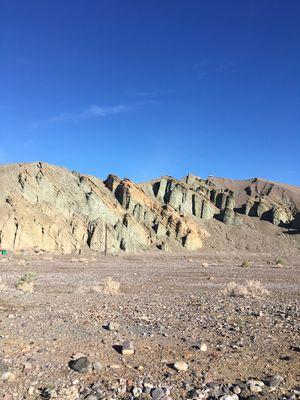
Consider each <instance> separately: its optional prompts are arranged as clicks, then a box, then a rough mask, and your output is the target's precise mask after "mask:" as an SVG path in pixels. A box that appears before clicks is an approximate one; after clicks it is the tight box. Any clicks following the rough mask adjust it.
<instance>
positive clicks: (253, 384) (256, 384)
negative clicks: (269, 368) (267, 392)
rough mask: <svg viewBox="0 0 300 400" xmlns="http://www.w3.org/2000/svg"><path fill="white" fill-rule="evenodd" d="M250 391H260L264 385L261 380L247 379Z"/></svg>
mask: <svg viewBox="0 0 300 400" xmlns="http://www.w3.org/2000/svg"><path fill="white" fill-rule="evenodd" d="M248 385H249V389H250V392H252V393H260V392H262V390H263V389H262V388H263V386H264V385H265V384H264V383H263V382H262V381H249V382H248Z"/></svg>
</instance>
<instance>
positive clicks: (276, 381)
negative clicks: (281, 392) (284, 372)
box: [268, 375, 284, 388]
mask: <svg viewBox="0 0 300 400" xmlns="http://www.w3.org/2000/svg"><path fill="white" fill-rule="evenodd" d="M283 382H284V378H283V377H282V376H281V375H273V376H272V377H271V378H270V380H269V382H268V383H269V386H271V387H275V388H277V387H278V386H279V385H280V384H281V383H283Z"/></svg>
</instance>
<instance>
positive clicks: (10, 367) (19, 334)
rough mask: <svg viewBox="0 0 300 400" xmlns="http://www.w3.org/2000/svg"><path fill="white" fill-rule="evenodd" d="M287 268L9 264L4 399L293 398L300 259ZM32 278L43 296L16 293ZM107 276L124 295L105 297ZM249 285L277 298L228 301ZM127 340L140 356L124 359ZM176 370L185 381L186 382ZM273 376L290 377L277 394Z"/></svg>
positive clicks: (256, 258) (173, 259)
mask: <svg viewBox="0 0 300 400" xmlns="http://www.w3.org/2000/svg"><path fill="white" fill-rule="evenodd" d="M242 261H249V264H250V265H249V266H247V267H241V263H242ZM276 262H277V264H276ZM281 263H283V265H281ZM281 263H279V260H277V261H276V257H274V256H270V255H266V254H263V255H252V256H249V255H247V254H244V255H243V254H238V253H232V254H222V253H219V254H213V253H211V254H209V253H197V254H191V255H181V254H177V255H176V254H173V255H163V254H148V255H145V254H142V255H122V256H118V257H117V256H115V257H113V256H107V257H104V256H102V257H100V256H99V257H98V258H92V257H89V256H88V257H86V258H83V257H81V258H79V257H78V256H77V258H71V257H59V256H55V257H53V258H51V257H50V256H49V257H48V256H47V257H46V256H44V257H43V256H39V255H36V256H28V257H24V256H23V257H21V256H20V257H7V258H4V257H3V258H2V259H1V263H0V268H1V277H2V286H1V284H0V397H1V396H2V398H3V399H6V400H10V399H40V398H57V399H70V400H72V399H74V400H75V399H84V398H86V399H89V400H93V399H94V400H95V399H122V398H129V399H130V398H131V399H133V398H154V399H155V398H157V400H159V399H164V400H166V399H186V398H195V399H206V398H209V399H219V398H222V399H225V400H227V399H228V400H229V399H236V398H239V399H244V398H246V399H252V400H254V399H296V398H298V397H299V393H300V392H299V377H300V337H299V330H300V323H299V288H300V274H299V270H300V256H299V258H297V257H292V258H290V259H288V260H284V261H281ZM29 271H32V272H35V273H36V274H37V277H36V279H35V285H34V292H33V293H28V294H23V292H22V291H21V290H18V289H17V288H15V283H16V281H17V278H18V277H20V276H21V275H22V274H24V273H26V272H29ZM109 276H111V277H112V279H113V280H115V281H118V282H119V283H120V289H119V292H118V293H117V294H105V293H104V290H103V282H104V281H105V279H107V277H109ZM251 280H255V281H260V282H261V283H262V284H263V286H264V287H265V288H266V289H267V290H268V291H269V294H262V295H261V296H260V293H258V295H256V296H255V297H249V296H246V297H234V296H231V295H230V293H226V292H225V289H226V287H227V285H228V283H230V282H236V283H237V284H239V285H246V284H247V282H249V281H251ZM3 282H5V284H6V287H4V286H5V285H3ZM109 322H114V323H116V324H118V326H117V327H116V330H115V331H110V330H109V329H108V328H107V325H108V323H109ZM126 341H133V344H134V349H135V352H134V355H131V356H130V355H127V356H125V355H122V351H121V350H122V345H123V343H124V342H126ZM203 344H205V345H206V346H205V345H204V346H203ZM202 350H206V351H202ZM80 356H85V357H87V359H88V363H89V366H88V368H87V371H85V372H81V373H79V372H76V371H74V370H73V369H71V368H69V367H68V365H69V362H70V360H72V358H74V359H78V358H79V357H80ZM177 361H184V363H186V366H187V370H186V371H182V372H178V371H177V370H176V369H175V368H174V363H176V362H177ZM95 363H96V364H95ZM274 375H279V376H280V377H281V378H282V382H281V383H280V385H276V387H273V386H272V385H271V384H270V383H268V379H269V378H270V377H272V376H274ZM251 379H255V380H258V381H261V384H262V385H264V386H261V387H262V390H258V391H255V390H254V388H253V385H252V386H251V381H250V380H251ZM146 381H147V383H148V386H149V389H147V387H148V386H147V385H146ZM152 385H153V387H154V388H163V391H164V393H163V394H162V395H161V397H159V396H160V395H159V394H157V393H156V392H154V389H151V386H152ZM236 386H239V389H240V390H241V392H239V393H237V394H234V393H236V392H238V390H239V389H237V390H235V389H234V388H235V387H236ZM250 386H251V388H252V389H253V390H250ZM92 388H93V389H92ZM142 390H143V392H144V393H143V394H140V391H142ZM147 390H148V391H147ZM234 390H235V391H234ZM149 391H150V394H149ZM156 395H157V396H156ZM47 396H48V397H47ZM89 396H90V397H89ZM91 396H94V397H91ZM147 396H148V397H147ZM155 396H156V397H155ZM222 396H223V397H222ZM224 396H225V397H224ZM226 396H227V398H226ZM230 396H231V397H230Z"/></svg>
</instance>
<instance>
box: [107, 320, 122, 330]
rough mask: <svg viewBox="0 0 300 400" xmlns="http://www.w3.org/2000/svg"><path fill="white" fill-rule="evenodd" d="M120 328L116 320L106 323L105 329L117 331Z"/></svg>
mask: <svg viewBox="0 0 300 400" xmlns="http://www.w3.org/2000/svg"><path fill="white" fill-rule="evenodd" d="M119 328H120V325H119V324H118V323H117V322H109V324H108V325H107V329H108V330H109V331H111V332H117V331H118V330H119Z"/></svg>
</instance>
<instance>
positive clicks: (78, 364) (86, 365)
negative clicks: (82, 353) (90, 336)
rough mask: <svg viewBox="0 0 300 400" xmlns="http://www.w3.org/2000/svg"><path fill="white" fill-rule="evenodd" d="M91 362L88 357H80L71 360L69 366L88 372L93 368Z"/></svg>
mask: <svg viewBox="0 0 300 400" xmlns="http://www.w3.org/2000/svg"><path fill="white" fill-rule="evenodd" d="M91 366H92V365H91V363H90V362H89V360H88V359H87V357H80V358H77V360H71V361H70V362H69V367H70V368H71V369H73V370H74V371H76V372H80V373H82V372H87V371H88V370H90V369H91Z"/></svg>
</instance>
